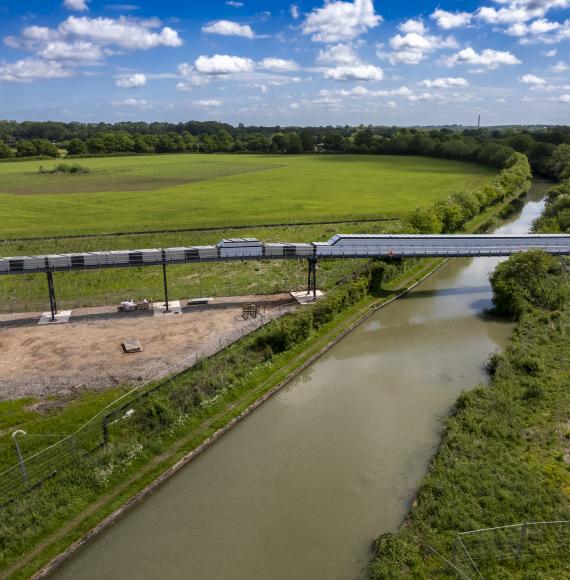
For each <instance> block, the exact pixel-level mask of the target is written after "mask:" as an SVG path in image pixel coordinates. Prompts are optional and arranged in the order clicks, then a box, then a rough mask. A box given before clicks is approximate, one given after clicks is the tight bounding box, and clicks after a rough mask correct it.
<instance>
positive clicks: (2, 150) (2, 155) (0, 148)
mask: <svg viewBox="0 0 570 580" xmlns="http://www.w3.org/2000/svg"><path fill="white" fill-rule="evenodd" d="M12 155H13V153H12V148H11V147H9V146H8V145H6V143H4V141H0V159H8V158H10V157H12Z"/></svg>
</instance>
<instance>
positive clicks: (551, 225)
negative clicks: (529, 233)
mask: <svg viewBox="0 0 570 580" xmlns="http://www.w3.org/2000/svg"><path fill="white" fill-rule="evenodd" d="M534 231H536V232H541V233H569V232H570V179H567V180H566V181H563V182H562V183H559V184H557V185H555V186H554V187H552V188H550V190H549V191H548V199H547V202H546V207H545V209H544V212H543V214H542V216H541V217H540V218H539V219H538V220H536V221H535V222H534Z"/></svg>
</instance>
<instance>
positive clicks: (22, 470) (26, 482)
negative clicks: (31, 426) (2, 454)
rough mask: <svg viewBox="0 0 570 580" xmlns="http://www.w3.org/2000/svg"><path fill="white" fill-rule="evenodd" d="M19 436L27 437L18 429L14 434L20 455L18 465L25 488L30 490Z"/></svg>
mask: <svg viewBox="0 0 570 580" xmlns="http://www.w3.org/2000/svg"><path fill="white" fill-rule="evenodd" d="M17 435H27V433H26V432H25V431H22V430H21V429H18V430H16V431H14V432H13V433H12V441H14V445H15V446H16V454H17V455H18V463H19V464H20V471H21V472H22V478H23V480H24V486H25V487H26V488H28V487H29V486H30V478H29V477H28V471H27V469H26V464H25V463H24V457H23V456H22V452H21V451H20V445H19V444H18V439H17V437H16V436H17Z"/></svg>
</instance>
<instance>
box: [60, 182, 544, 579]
mask: <svg viewBox="0 0 570 580" xmlns="http://www.w3.org/2000/svg"><path fill="white" fill-rule="evenodd" d="M546 187H547V184H543V183H535V184H534V186H533V188H532V189H531V191H530V192H529V194H528V196H527V198H526V200H525V205H524V207H523V208H522V212H521V213H519V214H518V215H515V216H513V217H512V218H511V219H510V220H508V223H506V224H505V225H504V226H503V227H501V228H500V229H499V230H498V232H500V233H525V232H527V231H528V230H529V227H530V224H531V223H532V220H534V219H535V218H536V217H538V215H540V213H541V212H542V209H543V206H544V204H543V201H541V200H542V198H543V196H544V193H545V190H546ZM497 262H498V260H497V259H492V258H491V259H490V258H475V259H456V260H450V261H449V262H448V263H447V264H446V265H445V266H444V267H443V268H441V269H440V270H438V271H437V272H436V273H435V274H434V275H433V276H431V277H430V278H428V279H427V280H426V281H424V282H423V283H422V284H421V285H420V286H418V287H417V288H416V289H415V290H414V291H412V292H411V293H410V294H409V295H408V296H406V297H405V298H402V299H400V300H398V301H396V302H394V303H392V304H391V305H389V306H387V307H386V308H383V309H381V310H379V311H378V312H377V313H376V314H374V315H373V316H372V317H371V318H369V319H368V320H367V321H366V322H365V323H363V324H362V325H360V326H359V327H358V328H357V329H356V330H355V331H354V332H352V333H351V334H350V335H348V336H347V337H346V338H344V339H343V340H342V341H340V342H339V343H338V344H337V345H335V346H334V347H333V348H332V349H331V350H330V351H329V352H328V353H326V354H325V355H324V356H323V357H322V358H321V359H319V360H318V361H317V362H316V363H314V364H313V365H312V366H311V367H309V368H308V369H306V370H305V371H304V372H303V373H301V374H300V375H299V377H298V378H296V379H295V380H294V381H293V382H291V383H290V384H289V385H288V386H287V387H286V388H284V389H283V390H282V391H280V392H279V393H278V394H277V395H276V396H274V397H273V398H272V399H270V400H269V401H268V402H267V403H265V404H264V405H262V406H261V407H260V408H259V409H258V410H257V411H255V412H254V413H253V414H252V415H251V416H250V417H248V418H247V419H246V420H244V421H243V422H241V423H239V424H238V426H237V427H236V428H235V429H233V430H232V431H230V432H229V433H228V434H227V435H226V436H224V437H222V439H221V440H220V441H219V442H217V443H216V444H215V445H213V446H212V447H211V448H210V449H208V450H207V451H206V452H204V453H203V454H202V455H200V456H199V457H198V458H197V459H196V460H195V461H192V462H191V463H190V464H189V465H188V466H187V467H185V468H184V469H183V470H182V471H181V472H179V473H178V474H177V475H176V476H175V477H173V478H172V479H171V480H169V481H168V482H167V483H166V484H164V485H163V486H162V487H161V488H160V489H159V490H158V491H157V492H156V493H155V494H154V495H153V496H151V497H150V498H149V499H148V500H147V501H146V502H145V503H143V504H142V505H141V506H139V507H138V508H136V509H135V510H134V511H133V512H132V513H130V514H129V515H128V516H127V517H125V518H124V519H123V520H121V521H119V522H118V523H117V524H116V525H115V526H114V527H112V528H111V529H109V530H108V531H107V532H106V533H104V534H102V535H101V536H100V537H98V538H97V539H96V540H95V541H94V542H93V543H92V544H91V545H89V546H88V547H87V548H86V549H84V550H83V551H82V552H80V553H79V554H78V555H77V556H76V557H75V558H73V559H72V560H70V561H69V562H68V563H66V564H65V565H64V566H63V567H62V568H61V569H60V570H59V571H58V572H56V574H55V577H56V578H81V579H99V578H105V577H106V578H121V579H128V578H137V579H149V580H150V579H156V578H160V579H163V580H169V579H178V578H196V579H201V580H202V579H203V580H222V579H224V580H228V579H231V580H246V579H247V580H253V579H266V578H271V579H272V580H285V579H287V580H289V579H293V578H295V579H296V580H304V579H307V580H309V579H310V580H317V579H327V580H331V579H342V580H345V579H347V580H353V579H357V578H361V577H362V569H363V567H365V566H366V564H367V562H368V560H369V558H370V548H371V545H372V542H373V540H374V538H375V537H376V536H377V535H379V534H381V533H384V532H388V531H394V530H396V529H397V527H398V526H399V524H400V523H401V521H402V518H403V517H404V515H405V513H406V512H407V510H408V509H409V507H410V504H411V502H412V501H413V497H414V493H415V491H416V489H417V486H418V484H419V482H420V481H421V478H422V476H423V475H424V474H425V472H426V470H427V468H428V464H429V461H430V458H431V457H432V456H433V454H434V453H435V451H436V449H437V445H438V443H439V440H440V438H441V432H442V424H443V422H444V420H445V417H446V415H447V413H448V412H449V410H450V408H451V406H452V405H453V402H454V401H455V399H456V398H457V396H458V394H459V393H460V392H461V391H462V390H465V389H468V388H471V387H473V386H475V385H477V384H478V383H486V382H487V375H486V372H485V361H486V359H487V357H488V355H489V354H490V353H492V352H494V351H498V350H500V349H502V348H503V346H504V345H505V343H506V341H507V340H508V337H509V335H510V333H511V331H512V326H511V325H510V324H507V323H505V322H502V321H498V320H494V319H492V318H491V317H488V316H485V315H484V310H485V309H486V308H488V307H490V306H491V290H490V286H489V274H490V273H491V272H492V270H493V269H494V267H495V265H496V264H497Z"/></svg>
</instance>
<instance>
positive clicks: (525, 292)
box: [491, 250, 568, 319]
mask: <svg viewBox="0 0 570 580" xmlns="http://www.w3.org/2000/svg"><path fill="white" fill-rule="evenodd" d="M564 276H565V272H564V268H563V266H562V264H561V262H560V258H557V257H554V256H551V255H549V254H547V253H545V252H543V251H541V250H532V251H529V252H524V253H521V254H515V255H513V256H511V257H510V258H509V259H508V260H506V261H505V262H502V263H500V264H499V265H498V266H497V268H496V269H495V271H494V272H493V275H492V276H491V285H492V287H493V302H494V303H495V308H496V310H497V312H499V313H500V314H502V315H503V316H507V317H509V318H513V319H519V318H520V317H521V315H522V314H523V313H524V312H526V311H528V310H530V309H532V308H544V309H547V310H556V309H560V308H562V307H563V306H564V304H565V303H566V301H567V298H568V288H567V286H566V285H565V284H564Z"/></svg>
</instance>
